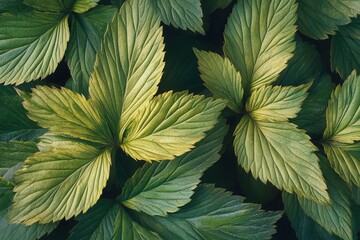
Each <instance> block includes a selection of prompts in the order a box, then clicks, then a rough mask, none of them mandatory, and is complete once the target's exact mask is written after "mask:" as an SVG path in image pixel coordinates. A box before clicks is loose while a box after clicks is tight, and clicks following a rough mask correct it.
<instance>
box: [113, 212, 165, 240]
mask: <svg viewBox="0 0 360 240" xmlns="http://www.w3.org/2000/svg"><path fill="white" fill-rule="evenodd" d="M112 239H113V240H117V239H126V240H161V238H160V237H159V235H157V234H156V233H154V232H152V231H150V230H148V229H146V228H144V227H143V226H142V225H140V224H139V223H137V222H135V221H134V219H133V218H132V217H131V216H130V215H129V214H128V213H127V212H126V210H125V209H124V208H123V207H120V210H119V212H118V215H117V216H116V220H115V232H114V235H113V237H112Z"/></svg>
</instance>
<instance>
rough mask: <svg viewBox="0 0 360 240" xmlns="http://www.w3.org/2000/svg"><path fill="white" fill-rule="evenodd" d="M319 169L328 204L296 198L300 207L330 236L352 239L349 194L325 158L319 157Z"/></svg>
mask: <svg viewBox="0 0 360 240" xmlns="http://www.w3.org/2000/svg"><path fill="white" fill-rule="evenodd" d="M320 159H321V162H322V164H321V167H322V170H323V173H324V177H325V179H326V183H327V186H328V192H329V196H330V203H329V204H319V203H316V202H313V201H311V200H307V199H304V198H303V197H298V199H299V203H300V206H301V207H302V209H303V210H304V212H305V213H306V215H308V216H310V217H311V218H312V219H313V220H314V221H315V222H317V223H318V224H319V225H321V226H322V227H324V228H325V229H326V230H327V231H328V232H329V233H330V234H336V235H337V236H339V237H341V238H342V239H345V240H351V239H352V230H351V218H352V216H351V209H350V205H351V203H350V192H349V189H348V188H347V186H346V185H345V183H344V182H343V181H342V179H341V178H340V177H339V176H337V175H336V174H335V173H334V172H333V170H332V169H331V168H330V166H327V163H326V162H325V161H327V160H326V158H324V157H321V158H320Z"/></svg>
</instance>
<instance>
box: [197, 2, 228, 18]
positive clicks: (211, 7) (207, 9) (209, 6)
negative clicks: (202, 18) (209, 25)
mask: <svg viewBox="0 0 360 240" xmlns="http://www.w3.org/2000/svg"><path fill="white" fill-rule="evenodd" d="M231 2H232V0H206V1H202V2H201V5H202V8H203V9H204V15H208V14H211V13H213V12H215V10H217V9H225V8H226V7H227V6H229V5H230V3H231Z"/></svg>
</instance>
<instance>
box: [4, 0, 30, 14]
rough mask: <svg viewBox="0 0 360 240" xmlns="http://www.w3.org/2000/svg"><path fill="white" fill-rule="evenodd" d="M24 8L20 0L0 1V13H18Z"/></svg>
mask: <svg viewBox="0 0 360 240" xmlns="http://www.w3.org/2000/svg"><path fill="white" fill-rule="evenodd" d="M24 7H26V6H25V5H24V4H23V1H22V0H0V13H4V12H20V11H22V10H23V9H24Z"/></svg>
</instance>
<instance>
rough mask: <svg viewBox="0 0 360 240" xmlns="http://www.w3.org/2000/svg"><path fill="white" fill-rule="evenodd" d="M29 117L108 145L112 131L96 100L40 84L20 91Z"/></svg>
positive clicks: (46, 126) (44, 125) (67, 90)
mask: <svg viewBox="0 0 360 240" xmlns="http://www.w3.org/2000/svg"><path fill="white" fill-rule="evenodd" d="M20 95H21V97H22V98H23V99H24V100H25V101H24V103H23V105H24V107H25V109H26V110H27V111H28V117H29V118H30V119H32V120H34V121H35V122H37V123H38V124H39V125H40V126H41V127H44V128H48V129H49V130H50V131H51V132H53V133H57V134H64V135H68V136H72V137H76V138H80V139H83V140H87V141H91V142H97V143H102V144H106V143H109V142H111V133H110V130H109V129H108V126H107V124H106V123H105V122H104V119H102V117H101V116H100V114H99V110H98V109H97V108H96V107H95V106H94V105H95V103H94V102H92V101H91V100H90V101H87V100H86V98H85V97H84V96H83V95H80V94H78V93H75V92H72V91H70V90H69V89H66V88H61V89H57V88H50V87H46V86H38V87H36V88H33V89H32V94H28V93H24V92H20Z"/></svg>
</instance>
